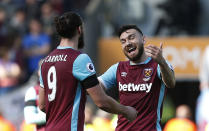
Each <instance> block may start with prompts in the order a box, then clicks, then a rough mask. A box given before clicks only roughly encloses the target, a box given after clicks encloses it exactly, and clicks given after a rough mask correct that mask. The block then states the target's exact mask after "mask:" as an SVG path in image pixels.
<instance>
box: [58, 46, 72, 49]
mask: <svg viewBox="0 0 209 131" xmlns="http://www.w3.org/2000/svg"><path fill="white" fill-rule="evenodd" d="M57 49H73V47H71V46H58V47H57Z"/></svg>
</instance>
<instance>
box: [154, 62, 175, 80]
mask: <svg viewBox="0 0 209 131" xmlns="http://www.w3.org/2000/svg"><path fill="white" fill-rule="evenodd" d="M166 63H167V64H168V67H169V68H170V69H171V70H172V71H173V67H172V65H171V64H170V63H169V62H168V61H166ZM157 75H158V77H159V78H160V79H161V78H162V77H161V70H160V65H159V64H158V65H157Z"/></svg>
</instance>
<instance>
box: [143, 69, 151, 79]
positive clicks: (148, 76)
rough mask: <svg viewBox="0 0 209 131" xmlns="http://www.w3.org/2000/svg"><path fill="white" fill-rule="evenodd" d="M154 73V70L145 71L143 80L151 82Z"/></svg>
mask: <svg viewBox="0 0 209 131" xmlns="http://www.w3.org/2000/svg"><path fill="white" fill-rule="evenodd" d="M152 73H153V69H152V68H146V69H144V71H143V74H144V78H143V80H144V81H149V80H150V78H151V76H152Z"/></svg>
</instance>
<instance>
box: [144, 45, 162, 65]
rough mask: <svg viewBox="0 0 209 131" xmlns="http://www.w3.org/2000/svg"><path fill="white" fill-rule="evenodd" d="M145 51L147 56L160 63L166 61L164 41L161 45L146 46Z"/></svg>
mask: <svg viewBox="0 0 209 131" xmlns="http://www.w3.org/2000/svg"><path fill="white" fill-rule="evenodd" d="M144 49H145V53H146V55H147V56H149V57H152V59H154V60H155V61H156V62H157V63H158V64H161V63H162V62H163V61H164V58H163V55H162V50H163V43H162V42H161V43H160V47H157V46H155V45H148V46H146V47H145V48H144Z"/></svg>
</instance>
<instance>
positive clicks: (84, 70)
mask: <svg viewBox="0 0 209 131" xmlns="http://www.w3.org/2000/svg"><path fill="white" fill-rule="evenodd" d="M97 84H98V80H97V77H96V72H95V69H94V65H93V63H92V61H91V59H90V58H89V56H88V55H86V54H82V53H81V52H80V51H77V50H74V49H72V48H71V47H60V46H58V47H57V49H55V50H54V51H52V52H51V53H50V54H49V55H48V56H47V57H46V58H45V59H44V60H43V63H42V65H41V76H40V85H41V87H42V88H44V91H45V104H46V120H47V123H46V130H48V131H83V127H84V108H85V102H86V89H87V88H91V87H93V86H95V85H97Z"/></svg>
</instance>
